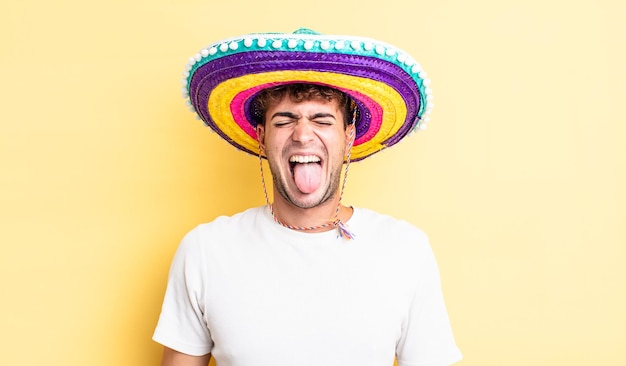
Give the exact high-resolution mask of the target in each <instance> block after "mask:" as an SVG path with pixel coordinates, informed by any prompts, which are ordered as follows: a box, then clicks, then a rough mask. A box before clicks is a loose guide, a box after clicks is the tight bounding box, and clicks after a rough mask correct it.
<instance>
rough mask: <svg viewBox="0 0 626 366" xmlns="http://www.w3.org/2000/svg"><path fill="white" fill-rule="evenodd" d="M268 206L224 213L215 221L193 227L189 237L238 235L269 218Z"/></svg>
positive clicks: (188, 234)
mask: <svg viewBox="0 0 626 366" xmlns="http://www.w3.org/2000/svg"><path fill="white" fill-rule="evenodd" d="M265 210H267V207H266V206H259V207H253V208H249V209H247V210H245V211H241V212H238V213H236V214H233V215H222V216H218V217H216V218H215V219H214V220H213V221H210V222H206V223H202V224H199V225H197V226H196V227H195V228H193V229H192V230H191V231H189V233H187V236H188V237H194V238H196V239H202V238H207V237H216V236H220V235H236V234H238V233H243V232H246V231H248V230H250V229H251V228H253V227H255V226H256V225H260V224H262V221H263V220H267V218H266V216H267V213H266V212H265Z"/></svg>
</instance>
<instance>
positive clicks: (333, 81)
mask: <svg viewBox="0 0 626 366" xmlns="http://www.w3.org/2000/svg"><path fill="white" fill-rule="evenodd" d="M286 82H310V83H318V84H324V85H328V86H331V87H334V88H337V89H341V90H344V91H347V92H348V93H349V92H350V90H354V91H357V92H359V93H362V94H365V95H367V96H368V97H369V98H371V99H373V100H374V101H375V102H377V103H378V104H379V105H380V107H381V108H382V110H383V113H382V124H381V126H380V130H379V131H378V133H376V135H375V136H373V137H372V138H371V139H370V140H369V141H366V142H363V143H362V144H360V145H357V146H353V147H352V158H353V159H355V160H358V159H360V158H362V157H365V156H368V155H370V154H372V153H374V152H376V151H379V150H382V149H384V148H385V147H386V145H384V141H386V140H387V139H388V138H390V137H391V136H393V135H395V134H396V133H397V132H398V130H399V129H400V127H402V125H403V124H404V122H405V119H406V115H407V109H406V105H405V102H404V100H403V99H402V96H400V94H399V93H398V92H397V91H396V90H395V89H393V88H391V87H390V86H388V85H387V84H385V83H382V82H379V81H375V80H371V79H366V78H362V77H356V76H351V75H345V74H338V73H332V72H319V71H273V72H266V73H259V74H248V75H243V76H240V77H237V78H232V79H229V80H226V81H224V82H223V83H221V84H219V85H217V86H216V87H215V88H214V89H213V90H212V91H211V95H210V96H209V100H208V109H209V113H210V115H211V118H212V119H213V121H214V122H215V124H216V126H217V127H218V128H219V129H220V130H221V131H222V132H223V133H224V134H225V135H227V136H228V137H229V138H230V139H232V140H233V141H235V142H237V143H238V144H239V145H241V146H242V147H243V148H245V149H248V150H249V151H257V149H258V142H257V141H256V140H255V139H254V138H252V137H250V135H248V134H247V133H246V132H244V131H243V130H242V129H241V128H240V127H239V126H238V125H237V123H236V122H235V120H234V118H233V116H232V114H231V111H230V107H231V105H230V103H231V101H232V100H233V98H234V97H235V96H236V95H237V94H239V93H240V92H242V91H244V90H247V89H249V88H253V87H255V86H257V85H260V84H267V83H286Z"/></svg>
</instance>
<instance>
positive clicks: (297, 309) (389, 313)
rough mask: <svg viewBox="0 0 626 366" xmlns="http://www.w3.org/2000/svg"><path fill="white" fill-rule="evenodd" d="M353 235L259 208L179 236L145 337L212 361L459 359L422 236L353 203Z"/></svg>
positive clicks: (348, 364) (440, 362) (247, 364)
mask: <svg viewBox="0 0 626 366" xmlns="http://www.w3.org/2000/svg"><path fill="white" fill-rule="evenodd" d="M348 225H349V228H350V230H351V232H353V233H354V234H355V236H356V238H355V239H354V240H347V239H343V238H338V237H337V231H336V230H331V231H328V232H323V233H303V232H298V231H294V230H290V229H287V228H284V227H282V226H280V225H278V224H276V223H275V222H274V221H273V219H272V216H271V214H270V212H269V209H268V208H267V206H263V207H258V208H253V209H249V210H247V211H245V212H242V213H239V214H237V215H234V216H232V217H219V218H217V219H216V220H215V221H213V222H211V223H208V224H203V225H199V226H198V227H196V228H195V229H193V230H192V231H191V232H189V233H188V234H187V235H186V236H185V238H184V239H183V241H182V242H181V244H180V246H179V248H178V251H177V253H176V255H175V257H174V260H173V262H172V267H171V269H170V274H169V280H168V286H167V291H166V294H165V300H164V302H163V308H162V312H161V316H160V319H159V323H158V325H157V328H156V331H155V333H154V337H153V339H154V340H155V341H157V342H159V343H161V344H163V345H165V346H167V347H169V348H172V349H175V350H177V351H179V352H183V353H186V354H190V355H196V356H199V355H205V354H207V353H211V354H212V357H214V358H215V359H216V362H217V365H218V366H304V365H316V366H320V365H323V366H334V365H337V366H391V365H393V360H394V356H397V358H398V364H399V366H444V365H450V364H452V363H454V362H456V361H458V360H460V359H461V358H462V356H461V353H460V352H459V350H458V348H457V347H456V345H455V342H454V338H453V335H452V331H451V329H450V323H449V320H448V315H447V312H446V308H445V305H444V301H443V297H442V293H441V287H440V283H439V272H438V269H437V264H436V262H435V258H434V256H433V253H432V250H431V248H430V245H429V243H428V238H427V237H426V235H425V234H424V233H423V232H422V231H420V230H419V229H417V228H415V227H414V226H412V225H410V224H408V223H407V222H404V221H399V220H395V219H393V218H391V217H389V216H385V215H380V214H377V213H375V212H373V211H370V210H366V209H361V208H355V209H354V214H353V216H352V217H351V219H350V220H349V222H348Z"/></svg>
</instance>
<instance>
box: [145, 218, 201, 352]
mask: <svg viewBox="0 0 626 366" xmlns="http://www.w3.org/2000/svg"><path fill="white" fill-rule="evenodd" d="M196 233H197V229H195V230H192V231H191V232H190V233H189V234H187V235H186V236H185V237H184V238H183V240H182V242H181V243H180V245H179V247H178V249H177V251H176V254H175V256H174V259H173V261H172V265H171V267H170V272H169V276H168V283H167V290H166V291H165V299H164V300H163V307H162V309H161V315H160V317H159V322H158V324H157V327H156V330H155V331H154V335H153V337H152V339H153V340H154V341H156V342H158V343H161V344H163V345H164V346H166V347H169V348H172V349H174V350H176V351H178V352H182V353H185V354H188V355H192V356H202V355H206V354H208V353H210V352H211V348H212V347H213V342H212V340H211V334H210V332H209V329H208V327H207V325H206V321H205V317H204V311H203V309H204V292H205V291H204V285H203V284H204V270H203V266H202V258H203V257H204V256H203V250H202V245H201V243H200V242H199V241H198V240H197V235H196Z"/></svg>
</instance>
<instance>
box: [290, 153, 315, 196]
mask: <svg viewBox="0 0 626 366" xmlns="http://www.w3.org/2000/svg"><path fill="white" fill-rule="evenodd" d="M289 169H290V170H291V175H292V176H293V179H294V182H295V183H296V186H297V187H298V189H299V190H300V192H302V193H312V192H314V191H315V190H316V189H317V188H318V187H319V185H320V182H321V180H322V160H321V159H320V158H319V156H315V155H293V156H291V157H290V158H289Z"/></svg>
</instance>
